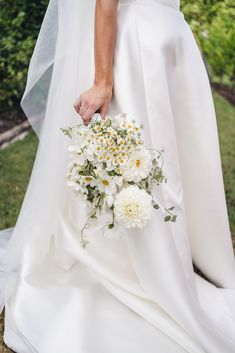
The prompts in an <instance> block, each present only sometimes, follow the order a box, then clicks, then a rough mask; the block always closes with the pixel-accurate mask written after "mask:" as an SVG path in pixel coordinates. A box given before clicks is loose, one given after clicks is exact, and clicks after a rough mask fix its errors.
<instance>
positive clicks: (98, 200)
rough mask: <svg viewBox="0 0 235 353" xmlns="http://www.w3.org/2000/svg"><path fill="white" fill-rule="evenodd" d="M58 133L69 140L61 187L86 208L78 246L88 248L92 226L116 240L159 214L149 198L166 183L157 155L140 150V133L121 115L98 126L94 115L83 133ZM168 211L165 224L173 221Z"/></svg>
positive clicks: (72, 129) (75, 129)
mask: <svg viewBox="0 0 235 353" xmlns="http://www.w3.org/2000/svg"><path fill="white" fill-rule="evenodd" d="M62 131H63V133H64V134H66V135H68V136H69V137H70V138H71V144H70V145H69V146H68V151H69V153H70V162H69V165H68V171H67V175H66V177H67V184H68V186H69V187H71V188H72V189H73V190H74V191H75V192H77V193H80V194H82V195H83V197H84V198H85V199H86V200H87V201H88V202H89V204H90V215H89V219H88V220H87V222H86V224H85V226H84V229H83V230H82V232H81V245H82V246H83V247H85V246H86V245H87V243H88V241H87V239H86V237H85V234H84V231H85V229H86V228H87V227H88V226H89V225H90V224H91V223H92V222H94V221H97V220H98V221H99V223H102V224H103V233H104V234H105V235H107V236H109V237H110V236H112V237H117V236H119V235H120V234H121V233H123V227H124V228H133V227H139V228H141V227H143V226H144V225H145V224H146V223H147V221H148V220H149V219H150V218H151V216H152V213H153V210H154V208H155V209H158V208H159V205H158V204H157V203H156V202H155V201H154V200H153V196H152V190H153V187H154V185H159V184H160V183H162V182H166V181H167V179H166V177H165V175H164V173H163V170H162V165H163V159H162V152H163V151H150V150H148V149H146V148H144V145H143V138H142V127H141V126H140V125H139V124H137V123H136V122H135V121H131V120H130V119H129V118H128V116H126V115H125V114H120V115H117V116H115V117H113V118H111V117H108V116H107V117H106V118H105V119H104V120H102V119H101V118H100V115H99V114H95V115H94V117H93V119H92V121H91V122H90V124H89V125H88V127H85V126H84V125H83V124H80V125H76V126H74V127H69V128H67V129H62ZM172 210H173V208H172V207H171V208H170V209H165V211H166V212H167V213H168V214H167V216H166V217H165V219H164V220H165V221H173V222H174V221H175V220H176V216H175V215H173V213H172V212H171V211H172ZM104 216H105V217H104ZM104 219H105V221H104Z"/></svg>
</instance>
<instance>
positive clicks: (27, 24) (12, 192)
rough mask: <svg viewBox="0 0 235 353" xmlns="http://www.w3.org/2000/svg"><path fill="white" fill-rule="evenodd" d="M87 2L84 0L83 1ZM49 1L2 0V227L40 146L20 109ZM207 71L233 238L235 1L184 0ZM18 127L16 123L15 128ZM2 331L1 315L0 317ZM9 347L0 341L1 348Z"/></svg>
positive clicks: (12, 216)
mask: <svg viewBox="0 0 235 353" xmlns="http://www.w3.org/2000/svg"><path fill="white" fill-rule="evenodd" d="M84 1H85V0H84ZM47 3H48V0H31V1H29V0H8V1H5V0H0V33H1V38H0V229H1V228H6V227H10V226H13V225H14V223H15V221H16V218H17V215H18V212H19V209H20V205H21V203H22V200H23V197H24V193H25V190H26V187H27V183H28V180H29V177H30V173H31V169H32V165H33V160H34V157H35V153H36V149H37V138H36V136H35V135H34V133H33V132H32V131H31V130H30V128H29V127H28V126H27V125H25V124H24V122H25V116H24V114H23V112H22V111H21V109H20V105H19V102H20V99H21V97H22V94H23V91H24V87H25V82H26V75H27V68H28V63H29V60H30V57H31V55H32V51H33V48H34V44H35V41H36V38H37V35H38V31H39V29H40V25H41V21H42V19H43V15H44V12H45V9H46V6H47ZM181 10H182V12H183V13H184V14H185V18H186V20H187V21H188V23H189V24H190V26H191V28H192V30H193V32H194V33H195V37H196V39H197V42H198V45H199V46H200V48H201V52H202V55H203V58H204V61H205V64H206V67H207V70H208V74H209V77H210V81H211V85H212V87H213V91H214V99H215V105H216V112H217V122H218V128H219V138H220V147H221V156H222V167H223V175H224V183H225V192H226V199H227V205H228V213H229V220H230V226H231V232H232V236H233V241H235V147H234V145H235V107H234V105H235V3H234V0H217V1H216V0H204V1H203V0H197V1H195V2H194V3H190V2H188V1H187V0H181ZM16 127H17V128H16ZM0 325H1V331H2V330H3V318H2V319H1V322H0ZM3 352H10V350H9V349H8V348H7V347H5V346H4V344H3V342H0V353H3Z"/></svg>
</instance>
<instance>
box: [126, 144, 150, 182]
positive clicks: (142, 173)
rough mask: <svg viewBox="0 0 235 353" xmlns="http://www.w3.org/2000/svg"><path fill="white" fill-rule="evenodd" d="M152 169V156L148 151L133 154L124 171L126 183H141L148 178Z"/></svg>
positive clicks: (136, 151)
mask: <svg viewBox="0 0 235 353" xmlns="http://www.w3.org/2000/svg"><path fill="white" fill-rule="evenodd" d="M151 168H152V158H151V154H150V152H149V151H148V150H146V149H140V150H134V151H133V152H131V154H130V156H129V158H128V161H127V162H126V164H125V168H124V170H123V178H124V179H125V180H126V181H134V182H139V181H141V179H145V178H147V176H148V175H149V172H150V170H151Z"/></svg>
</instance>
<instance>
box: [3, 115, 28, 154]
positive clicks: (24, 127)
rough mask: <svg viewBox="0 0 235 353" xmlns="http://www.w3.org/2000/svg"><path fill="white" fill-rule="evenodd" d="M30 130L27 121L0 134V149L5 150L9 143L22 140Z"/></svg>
mask: <svg viewBox="0 0 235 353" xmlns="http://www.w3.org/2000/svg"><path fill="white" fill-rule="evenodd" d="M29 129H30V124H29V122H28V120H25V121H23V122H22V123H21V124H19V125H17V126H15V127H13V128H12V129H10V130H7V131H5V132H3V133H1V134H0V149H3V148H5V147H6V146H8V145H9V144H10V143H11V142H14V141H16V140H20V139H23V138H24V137H25V136H26V135H27V133H28V131H29Z"/></svg>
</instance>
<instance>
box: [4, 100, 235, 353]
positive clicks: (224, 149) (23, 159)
mask: <svg viewBox="0 0 235 353" xmlns="http://www.w3.org/2000/svg"><path fill="white" fill-rule="evenodd" d="M214 98H215V104H216V111H217V118H218V127H219V138H220V146H221V155H222V164H223V173H224V182H225V190H226V198H227V204H228V212H229V219H230V225H231V231H232V233H233V234H234V235H235V149H234V148H233V144H234V141H235V108H234V107H233V106H232V105H230V104H229V103H228V102H227V101H225V99H224V98H222V97H220V96H219V95H218V94H214ZM36 149H37V138H36V137H35V135H34V134H33V132H30V133H29V135H28V136H27V137H26V138H25V139H24V140H23V141H18V142H15V143H14V144H12V145H10V146H8V147H7V148H6V149H4V150H0V190H1V193H0V229H1V228H6V227H10V226H12V225H14V223H15V221H16V219H17V215H18V212H19V209H20V205H21V203H22V200H23V197H24V193H25V190H26V187H27V183H28V180H29V177H30V173H31V169H32V165H33V161H34V156H35V153H36ZM234 238H235V237H233V239H234ZM0 330H1V333H2V332H3V316H1V318H0ZM7 352H12V351H11V350H8V349H7V348H6V347H5V346H4V344H3V341H0V353H7Z"/></svg>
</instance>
